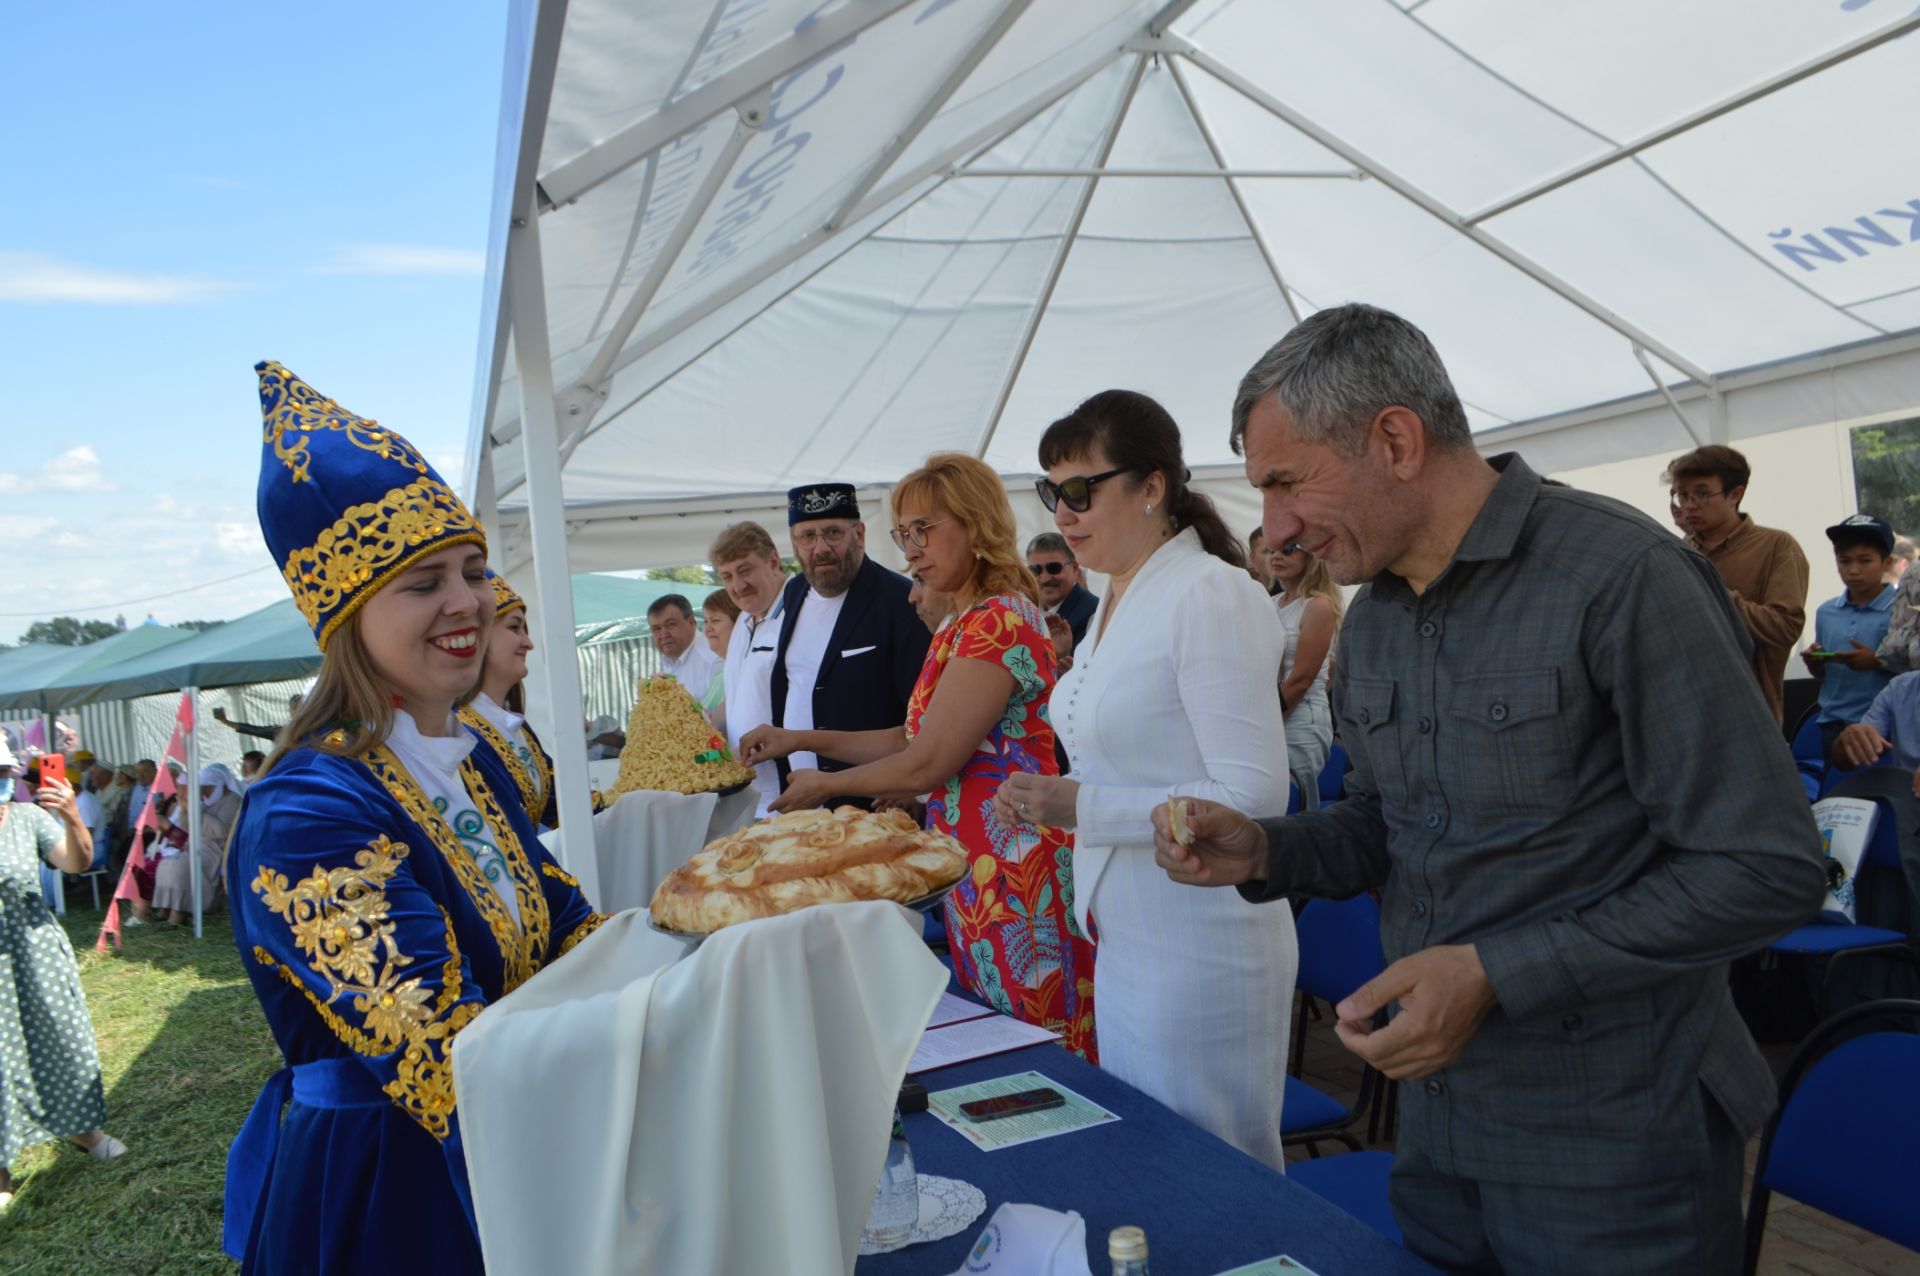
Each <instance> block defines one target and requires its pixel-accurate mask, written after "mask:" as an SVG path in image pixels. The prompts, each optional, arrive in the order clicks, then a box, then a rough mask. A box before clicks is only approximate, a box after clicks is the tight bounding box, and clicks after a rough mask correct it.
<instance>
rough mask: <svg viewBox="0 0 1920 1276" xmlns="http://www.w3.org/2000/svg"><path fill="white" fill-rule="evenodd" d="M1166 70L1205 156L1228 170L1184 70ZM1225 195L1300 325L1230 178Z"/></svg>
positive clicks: (1174, 62)
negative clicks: (1185, 105) (1204, 149)
mask: <svg viewBox="0 0 1920 1276" xmlns="http://www.w3.org/2000/svg"><path fill="white" fill-rule="evenodd" d="M1167 68H1168V69H1169V70H1171V71H1172V72H1173V84H1174V87H1175V88H1177V89H1179V90H1180V100H1181V101H1182V102H1185V103H1186V104H1187V114H1189V115H1191V116H1192V117H1193V123H1194V126H1195V127H1196V128H1198V129H1199V130H1200V138H1201V140H1202V141H1204V142H1205V143H1206V144H1207V154H1209V155H1211V156H1213V162H1214V163H1215V164H1217V165H1219V166H1220V167H1221V168H1222V169H1225V168H1226V167H1227V157H1226V153H1225V152H1224V151H1222V150H1221V149H1220V140H1219V139H1218V138H1216V137H1215V136H1214V135H1213V127H1212V125H1210V124H1208V123H1207V117H1206V115H1205V114H1203V113H1202V112H1201V110H1200V101H1199V99H1198V98H1196V97H1194V95H1193V86H1192V85H1190V84H1188V83H1187V72H1186V68H1185V67H1183V66H1181V65H1180V59H1179V58H1177V57H1173V58H1168V59H1167ZM1227 193H1228V194H1230V195H1232V196H1233V206H1234V207H1235V208H1237V209H1239V210H1240V220H1241V221H1243V222H1245V223H1246V224H1247V233H1248V234H1249V235H1252V236H1253V244H1254V247H1256V248H1258V249H1259V250H1260V258H1261V260H1262V261H1264V262H1266V263H1267V271H1268V273H1269V274H1271V275H1272V276H1273V283H1274V286H1275V287H1276V288H1278V289H1279V290H1280V301H1281V304H1283V305H1285V306H1286V308H1287V314H1289V315H1291V316H1292V317H1293V321H1294V323H1296V324H1298V323H1299V322H1300V307H1299V306H1297V305H1295V304H1294V302H1293V293H1292V291H1291V290H1289V289H1288V287H1287V280H1286V276H1284V275H1282V274H1281V273H1280V263H1279V262H1278V261H1275V260H1274V256H1273V247H1272V245H1270V244H1268V243H1267V237H1266V236H1265V235H1263V234H1261V233H1260V223H1258V222H1256V221H1255V220H1254V219H1253V210H1252V209H1250V208H1248V207H1247V199H1246V196H1245V195H1243V194H1241V193H1240V186H1239V184H1238V183H1237V182H1235V181H1234V180H1233V179H1232V178H1228V179H1227Z"/></svg>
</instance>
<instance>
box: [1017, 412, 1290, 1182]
mask: <svg viewBox="0 0 1920 1276" xmlns="http://www.w3.org/2000/svg"><path fill="white" fill-rule="evenodd" d="M1040 464H1041V466H1042V467H1043V468H1045V470H1046V471H1047V478H1046V479H1045V480H1043V481H1042V483H1041V485H1040V495H1041V500H1042V501H1044V502H1045V503H1046V504H1047V505H1048V506H1049V507H1050V508H1051V509H1052V510H1053V518H1054V523H1055V525H1056V526H1058V527H1059V529H1060V531H1061V532H1062V533H1063V534H1064V535H1065V536H1066V538H1067V543H1068V545H1070V546H1071V547H1072V549H1073V553H1074V556H1075V558H1077V559H1078V560H1079V561H1080V563H1081V564H1082V565H1083V566H1085V567H1086V568H1088V569H1090V570H1092V571H1096V572H1103V573H1105V574H1106V575H1107V577H1108V589H1107V593H1106V596H1105V597H1104V598H1102V599H1101V600H1100V606H1099V608H1098V610H1096V611H1095V612H1094V615H1093V619H1092V620H1091V621H1090V622H1089V624H1088V626H1087V636H1086V639H1085V641H1084V642H1082V643H1081V645H1080V646H1079V647H1078V648H1077V649H1076V650H1075V663H1074V667H1073V669H1072V671H1071V672H1070V673H1068V674H1067V675H1066V676H1065V677H1063V678H1062V679H1061V680H1060V685H1059V687H1058V689H1057V690H1056V691H1055V692H1054V696H1053V701H1052V718H1053V723H1054V726H1055V729H1056V730H1058V731H1059V733H1060V736H1061V739H1062V740H1063V742H1064V743H1065V745H1066V749H1067V753H1068V756H1069V757H1071V758H1072V759H1073V773H1072V774H1071V775H1070V776H1067V777H1052V776H1036V775H1014V776H1010V777H1009V778H1008V780H1007V782H1006V783H1005V784H1004V785H1002V786H1001V789H1000V791H999V793H998V795H997V796H996V797H995V801H996V803H999V804H1001V806H1002V807H1003V812H1002V814H1003V818H1009V817H1013V816H1015V815H1018V816H1019V817H1021V818H1025V819H1029V820H1031V821H1032V822H1034V823H1036V824H1041V825H1047V826H1057V827H1062V828H1070V829H1072V830H1073V831H1074V839H1075V845H1074V853H1073V864H1074V874H1075V880H1076V888H1077V889H1076V893H1075V894H1076V902H1075V907H1076V909H1077V910H1078V911H1079V912H1080V914H1081V916H1080V924H1081V926H1082V927H1083V928H1084V927H1085V926H1086V924H1087V914H1089V913H1090V914H1091V917H1092V922H1093V925H1094V927H1095V928H1096V933H1095V939H1096V942H1097V944H1098V954H1099V957H1098V962H1097V965H1096V966H1095V975H1094V978H1095V986H1096V988H1097V990H1098V997H1099V1007H1100V1009H1099V1031H1100V1064H1101V1066H1102V1067H1103V1068H1106V1069H1107V1070H1108V1071H1110V1072H1112V1073H1114V1074H1115V1075H1117V1076H1119V1077H1120V1078H1121V1079H1123V1080H1125V1081H1127V1082H1129V1083H1130V1084H1132V1085H1135V1086H1138V1087H1139V1088H1140V1089H1142V1090H1144V1091H1146V1092H1147V1093H1148V1094H1151V1095H1153V1096H1154V1097H1155V1098H1157V1099H1159V1100H1160V1101H1161V1102H1162V1103H1165V1104H1166V1105H1167V1106H1168V1107H1170V1108H1172V1109H1173V1110H1174V1111H1176V1112H1179V1113H1180V1114H1181V1115H1183V1116H1185V1117H1187V1118H1188V1119H1189V1120H1191V1121H1194V1122H1195V1123H1196V1124H1198V1125H1200V1126H1202V1127H1204V1128H1205V1129H1207V1130H1210V1131H1212V1132H1213V1133H1214V1134H1217V1135H1219V1136H1220V1137H1221V1138H1223V1139H1225V1140H1226V1141H1227V1142H1229V1143H1232V1144H1233V1145H1234V1146H1236V1147H1238V1148H1240V1149H1242V1150H1243V1151H1245V1152H1247V1153H1249V1154H1250V1155H1252V1156H1255V1157H1257V1158H1259V1159H1260V1160H1262V1161H1264V1162H1266V1163H1267V1164H1268V1165H1271V1166H1273V1167H1274V1168H1275V1169H1280V1168H1281V1167H1282V1156H1281V1149H1280V1103H1281V1098H1282V1096H1283V1094H1284V1093H1285V1089H1284V1087H1285V1070H1286V1042H1287V1020H1288V1016H1289V1013H1290V1011H1291V1008H1292V1002H1293V981H1294V975H1295V973H1296V971H1297V969H1298V966H1299V952H1298V949H1297V947H1296V946H1295V941H1294V932H1293V917H1292V914H1291V913H1290V912H1289V910H1287V909H1284V908H1261V907H1259V906H1257V905H1254V904H1249V903H1247V902H1246V901H1244V900H1242V899H1241V898H1240V897H1239V895H1238V894H1236V893H1235V892H1232V891H1202V890H1193V889H1191V888H1188V887H1184V886H1179V885H1176V884H1175V883H1173V882H1172V881H1170V880H1168V878H1167V875H1166V874H1165V873H1164V872H1162V871H1161V870H1160V869H1159V868H1157V867H1156V866H1155V864H1154V860H1153V829H1152V825H1151V823H1150V820H1149V816H1150V813H1151V811H1152V810H1153V808H1154V807H1155V806H1157V805H1158V804H1160V803H1162V802H1164V801H1166V800H1167V797H1168V795H1170V794H1174V795H1180V796H1190V797H1203V798H1210V799H1213V800H1215V801H1220V802H1226V803H1229V804H1231V805H1233V806H1235V807H1237V808H1238V809H1240V810H1243V811H1248V812H1253V811H1258V812H1260V813H1261V814H1262V815H1267V816H1278V815H1283V814H1285V813H1286V809H1287V762H1286V759H1287V745H1286V737H1285V732H1284V728H1283V726H1282V723H1281V716H1280V695H1279V688H1278V686H1277V685H1276V680H1275V677H1274V671H1275V670H1277V669H1278V668H1279V667H1280V651H1281V645H1282V635H1281V629H1280V621H1279V618H1278V617H1277V616H1276V615H1275V614H1274V608H1273V603H1272V602H1271V600H1269V599H1268V597H1267V594H1266V591H1265V590H1263V589H1262V588H1261V587H1260V586H1259V584H1258V583H1256V582H1255V581H1254V579H1253V578H1252V577H1251V576H1249V575H1248V573H1247V569H1246V559H1245V555H1244V554H1243V553H1242V551H1241V549H1240V544H1239V541H1238V540H1237V539H1236V538H1235V537H1234V536H1233V535H1232V533H1230V532H1228V531H1227V529H1226V526H1225V524H1223V523H1222V522H1221V521H1220V516H1219V515H1218V514H1217V513H1216V512H1215V511H1214V508H1213V504H1212V502H1210V501H1208V500H1207V499H1206V498H1205V497H1204V496H1201V495H1199V494H1198V493H1197V492H1194V491H1192V490H1191V489H1190V488H1189V487H1188V486H1187V470H1186V466H1185V465H1184V464H1183V463H1182V461H1181V458H1180V432H1179V429H1178V427H1177V426H1175V424H1174V422H1173V418H1172V417H1171V416H1169V415H1168V414H1167V412H1166V410H1165V409H1164V408H1162V407H1161V406H1160V405H1159V404H1158V403H1156V402H1154V401H1153V400H1152V399H1150V398H1148V397H1147V396H1145V395H1143V394H1138V393H1135V392H1133V391H1129V390H1108V391H1105V392H1103V393H1101V394H1097V395H1095V396H1094V397H1093V398H1091V399H1088V400H1087V401H1086V402H1085V403H1083V404H1081V405H1080V406H1079V407H1078V408H1076V409H1075V410H1074V412H1073V413H1072V414H1071V415H1069V416H1067V417H1064V418H1062V419H1061V420H1059V421H1056V422H1054V424H1053V425H1052V426H1051V427H1049V428H1048V430H1047V432H1046V434H1045V436H1044V437H1043V438H1042V439H1041V441H1040Z"/></svg>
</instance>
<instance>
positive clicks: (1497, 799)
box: [1440, 669, 1573, 814]
mask: <svg viewBox="0 0 1920 1276" xmlns="http://www.w3.org/2000/svg"><path fill="white" fill-rule="evenodd" d="M1451 691H1452V694H1451V696H1450V697H1449V703H1448V707H1447V723H1448V725H1449V726H1450V727H1451V728H1452V730H1451V731H1450V732H1449V734H1450V735H1451V736H1452V737H1453V739H1452V740H1451V741H1449V742H1445V743H1446V744H1447V747H1445V748H1443V749H1442V750H1441V751H1440V756H1441V758H1442V759H1443V761H1442V764H1441V765H1442V767H1443V768H1444V770H1443V772H1442V774H1443V776H1444V777H1445V780H1446V782H1447V787H1448V789H1449V790H1453V789H1455V788H1456V787H1457V788H1458V789H1459V790H1460V791H1461V795H1462V796H1464V797H1466V799H1467V800H1468V801H1469V802H1471V803H1473V805H1474V806H1475V807H1476V808H1478V809H1479V810H1482V811H1486V812H1492V813H1503V812H1512V813H1520V812H1528V813H1535V814H1538V813H1540V812H1543V811H1556V810H1565V809H1566V808H1567V806H1568V804H1569V799H1570V797H1571V795H1570V794H1569V792H1568V791H1567V786H1568V785H1569V784H1571V783H1572V781H1573V775H1572V763H1573V754H1572V749H1573V739H1572V735H1571V733H1570V732H1569V731H1568V724H1567V722H1566V721H1565V719H1564V717H1563V715H1562V713H1561V705H1560V675H1559V672H1558V671H1557V670H1554V669H1532V670H1518V671H1514V672H1511V673H1490V674H1477V675H1475V676H1473V677H1469V678H1456V679H1454V681H1453V684H1452V688H1451ZM1449 772H1450V773H1451V774H1449Z"/></svg>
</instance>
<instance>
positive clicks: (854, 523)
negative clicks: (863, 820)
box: [772, 483, 930, 805]
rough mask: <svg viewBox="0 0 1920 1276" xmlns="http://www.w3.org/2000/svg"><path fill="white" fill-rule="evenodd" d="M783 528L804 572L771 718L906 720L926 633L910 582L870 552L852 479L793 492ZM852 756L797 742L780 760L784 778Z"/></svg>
mask: <svg viewBox="0 0 1920 1276" xmlns="http://www.w3.org/2000/svg"><path fill="white" fill-rule="evenodd" d="M787 529H788V533H789V535H790V536H791V537H792V539H793V556H794V557H795V558H796V559H798V560H799V562H800V571H801V575H800V576H799V577H796V578H794V579H793V580H790V581H788V582H787V588H786V592H785V594H784V595H783V598H784V609H785V611H786V615H787V623H786V625H785V626H784V627H782V629H781V630H780V647H779V650H778V651H777V652H776V653H775V655H774V661H773V687H772V693H773V725H775V726H776V727H784V728H786V729H788V730H791V731H806V730H819V731H877V730H882V729H885V728H887V727H898V726H900V725H902V724H903V723H905V722H906V720H907V700H908V699H909V697H911V696H912V695H913V684H914V682H915V681H916V680H917V679H918V678H919V677H920V666H921V664H922V663H924V662H925V660H926V658H927V645H928V642H929V640H930V639H929V635H928V633H927V627H926V625H924V624H922V623H921V620H920V616H919V614H918V613H917V612H915V611H914V609H913V604H912V603H911V602H909V601H908V600H907V595H908V594H909V593H911V592H912V588H913V583H912V582H911V581H909V580H908V579H907V578H906V577H905V576H902V575H900V574H899V573H898V572H891V571H888V570H887V569H886V568H884V567H882V566H880V564H878V563H876V562H874V561H873V560H872V559H870V558H868V557H867V552H866V549H867V529H866V524H865V523H863V522H862V521H861V518H860V503H859V501H858V499H856V497H855V496H854V491H853V487H852V485H851V484H847V483H814V484H809V485H808V486H805V487H796V488H794V489H793V490H792V491H790V492H788V493H787ZM849 765H850V764H849V763H846V762H843V761H840V760H838V759H835V758H817V757H816V756H815V755H814V754H812V753H807V752H796V753H794V754H793V755H791V756H790V757H786V758H782V759H780V760H779V763H778V766H779V771H780V786H781V788H783V789H784V788H785V787H786V785H787V777H788V776H789V775H790V774H791V773H792V772H793V771H795V770H805V769H808V768H814V769H818V770H821V771H843V770H845V769H846V768H847V767H848V766H849ZM849 800H851V799H849ZM832 804H837V800H836V802H835V803H829V805H832ZM859 805H865V803H864V802H860V803H859Z"/></svg>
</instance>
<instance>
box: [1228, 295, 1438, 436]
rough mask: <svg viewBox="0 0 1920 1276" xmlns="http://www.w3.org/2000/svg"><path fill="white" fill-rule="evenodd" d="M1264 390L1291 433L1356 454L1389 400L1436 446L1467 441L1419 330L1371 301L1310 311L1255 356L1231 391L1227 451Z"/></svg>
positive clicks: (1389, 404)
mask: <svg viewBox="0 0 1920 1276" xmlns="http://www.w3.org/2000/svg"><path fill="white" fill-rule="evenodd" d="M1268 395H1273V396H1274V397H1275V399H1276V401H1277V402H1278V403H1279V405H1280V406H1281V407H1283V408H1285V409H1286V410H1287V414H1288V416H1290V417H1291V418H1292V421H1293V432H1294V435H1295V436H1296V437H1298V438H1300V439H1304V440H1309V441H1313V442H1319V443H1325V444H1327V445H1328V446H1329V447H1331V448H1333V450H1334V451H1336V452H1338V453H1340V454H1341V455H1343V456H1357V455H1359V454H1360V452H1361V451H1363V450H1364V449H1365V448H1366V442H1367V427H1368V426H1369V425H1371V424H1372V422H1373V419H1374V417H1376V416H1378V415H1379V414H1380V413H1381V411H1382V410H1384V409H1386V408H1389V407H1394V406H1396V405H1397V406H1399V407H1404V408H1407V409H1408V410H1409V411H1411V412H1413V413H1414V415H1416V416H1418V417H1419V418H1420V420H1421V421H1422V422H1423V423H1424V424H1425V425H1426V427H1427V438H1428V439H1430V440H1431V441H1432V442H1433V443H1434V444H1435V445H1436V446H1438V447H1441V448H1456V447H1468V446H1471V445H1472V443H1473V434H1472V432H1471V431H1470V430H1469V429H1468V428H1467V414H1466V411H1465V409H1463V408H1462V407H1461V406H1460V396H1459V395H1458V394H1455V393H1454V389H1453V382H1452V381H1451V380H1450V379H1449V378H1448V376H1447V369H1446V365H1444V364H1442V363H1441V362H1440V354H1439V352H1438V351H1436V350H1435V349H1434V348H1433V343H1432V342H1431V341H1428V340H1427V334H1426V333H1424V332H1422V331H1420V329H1418V328H1416V327H1414V326H1413V325H1412V324H1410V323H1408V322H1407V321H1406V320H1405V319H1402V318H1401V317H1400V316H1399V315H1396V314H1394V313H1392V312H1391V311H1387V310H1382V309H1380V308H1379V307H1378V306H1367V305H1360V304H1357V303H1356V304H1353V305H1346V306H1335V307H1334V308H1333V309H1331V310H1322V311H1320V312H1319V313H1317V314H1314V315H1310V316H1308V317H1307V318H1306V319H1304V320H1302V321H1301V322H1300V323H1299V324H1297V325H1295V327H1294V328H1293V330H1292V331H1291V332H1289V333H1287V335H1286V336H1284V337H1282V338H1281V339H1280V340H1279V341H1278V342H1277V343H1275V344H1274V346H1273V347H1272V348H1271V349H1269V350H1268V351H1267V352H1266V353H1265V354H1263V355H1261V356H1260V358H1259V359H1258V361H1256V362H1255V363H1254V365H1253V367H1251V368H1249V369H1248V370H1247V375H1246V376H1244V377H1242V378H1241V379H1240V390H1239V392H1238V393H1237V394H1235V395H1234V396H1233V433H1232V434H1231V435H1229V436H1228V440H1227V441H1228V443H1229V444H1230V445H1231V446H1232V448H1233V451H1234V455H1236V456H1238V455H1239V454H1240V449H1241V447H1242V445H1243V443H1244V441H1245V439H1246V434H1247V417H1248V416H1250V415H1251V414H1252V412H1253V408H1254V405H1255V404H1257V403H1259V402H1260V400H1262V399H1264V398H1266V397H1267V396H1268Z"/></svg>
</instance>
